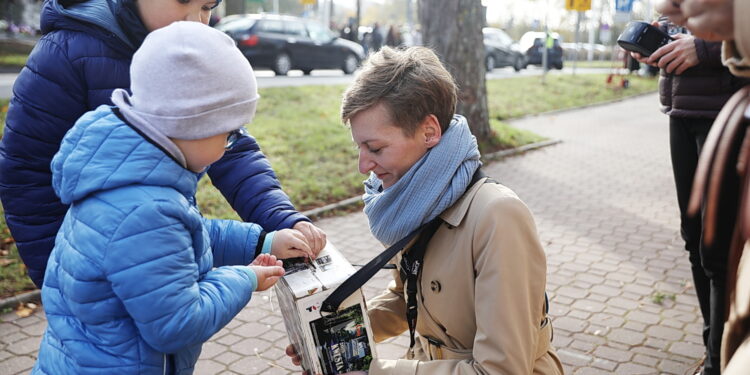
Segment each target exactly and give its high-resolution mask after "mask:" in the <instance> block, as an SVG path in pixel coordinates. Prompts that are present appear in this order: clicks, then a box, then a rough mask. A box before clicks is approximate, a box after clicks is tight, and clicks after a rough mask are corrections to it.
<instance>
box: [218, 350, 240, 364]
mask: <svg viewBox="0 0 750 375" xmlns="http://www.w3.org/2000/svg"><path fill="white" fill-rule="evenodd" d="M240 358H242V356H241V355H239V354H237V353H234V352H224V353H221V354H219V355H217V356H216V357H214V358H213V360H214V361H216V362H219V363H223V364H224V365H229V364H231V363H233V362H235V361H237V360H238V359H240Z"/></svg>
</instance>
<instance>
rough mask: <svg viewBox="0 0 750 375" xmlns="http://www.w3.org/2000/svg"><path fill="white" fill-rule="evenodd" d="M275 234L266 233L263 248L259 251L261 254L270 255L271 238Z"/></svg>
mask: <svg viewBox="0 0 750 375" xmlns="http://www.w3.org/2000/svg"><path fill="white" fill-rule="evenodd" d="M275 234H276V231H273V232H268V233H266V236H265V238H264V239H263V246H262V247H261V250H260V253H261V254H270V253H271V247H272V246H273V238H274V236H275Z"/></svg>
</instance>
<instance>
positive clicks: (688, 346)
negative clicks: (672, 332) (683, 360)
mask: <svg viewBox="0 0 750 375" xmlns="http://www.w3.org/2000/svg"><path fill="white" fill-rule="evenodd" d="M667 351H668V352H670V353H674V354H678V355H681V356H684V357H689V358H699V357H701V356H702V355H703V353H705V348H704V347H703V345H702V344H700V345H697V344H693V343H687V342H675V343H672V345H671V346H670V347H669V349H667Z"/></svg>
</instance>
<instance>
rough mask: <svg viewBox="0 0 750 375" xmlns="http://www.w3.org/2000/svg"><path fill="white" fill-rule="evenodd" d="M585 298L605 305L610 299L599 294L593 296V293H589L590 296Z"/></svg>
mask: <svg viewBox="0 0 750 375" xmlns="http://www.w3.org/2000/svg"><path fill="white" fill-rule="evenodd" d="M586 298H587V299H588V300H590V301H594V302H601V303H605V302H607V300H609V299H610V298H611V297H607V296H603V295H601V294H595V293H591V294H589V296H588V297H586Z"/></svg>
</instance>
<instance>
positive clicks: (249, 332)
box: [232, 322, 271, 338]
mask: <svg viewBox="0 0 750 375" xmlns="http://www.w3.org/2000/svg"><path fill="white" fill-rule="evenodd" d="M270 330H271V326H270V325H268V324H262V323H254V322H249V323H245V324H241V325H239V326H238V327H236V328H234V329H232V333H233V334H235V335H238V336H242V337H245V338H247V337H256V336H263V334H264V333H266V332H268V331H270Z"/></svg>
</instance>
